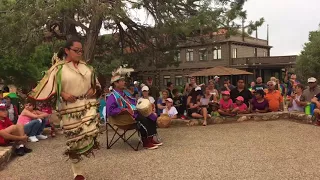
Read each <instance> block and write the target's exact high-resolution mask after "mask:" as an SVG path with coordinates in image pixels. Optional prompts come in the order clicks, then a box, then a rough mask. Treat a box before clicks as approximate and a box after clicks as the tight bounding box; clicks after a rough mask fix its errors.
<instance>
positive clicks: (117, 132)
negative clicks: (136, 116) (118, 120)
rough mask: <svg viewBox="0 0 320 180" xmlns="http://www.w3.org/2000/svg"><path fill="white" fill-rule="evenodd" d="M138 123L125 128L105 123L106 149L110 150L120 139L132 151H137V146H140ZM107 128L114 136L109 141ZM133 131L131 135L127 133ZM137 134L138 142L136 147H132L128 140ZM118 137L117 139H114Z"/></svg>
mask: <svg viewBox="0 0 320 180" xmlns="http://www.w3.org/2000/svg"><path fill="white" fill-rule="evenodd" d="M139 127H140V126H139V122H137V123H134V124H130V125H125V126H118V125H114V126H113V125H112V124H110V123H109V122H108V121H106V137H107V149H110V148H111V147H112V146H113V145H114V144H115V143H116V142H118V140H119V139H122V140H123V142H125V143H126V144H128V145H129V146H130V147H131V148H132V149H133V150H135V151H138V150H139V146H140V145H141V136H140V132H139ZM109 128H110V129H111V130H113V131H114V134H113V136H112V138H111V140H110V141H109ZM121 130H123V132H121ZM132 130H133V131H134V132H132V133H129V136H126V135H128V132H129V131H132ZM136 133H138V136H139V142H138V144H137V145H136V146H133V145H132V144H131V143H130V142H129V140H130V139H131V138H132V137H133V136H134V135H135V134H136ZM116 136H118V137H116Z"/></svg>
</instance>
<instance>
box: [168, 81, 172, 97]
mask: <svg viewBox="0 0 320 180" xmlns="http://www.w3.org/2000/svg"><path fill="white" fill-rule="evenodd" d="M172 90H173V83H172V82H168V83H167V91H168V93H169V94H168V97H169V98H171V99H172V98H173V94H172Z"/></svg>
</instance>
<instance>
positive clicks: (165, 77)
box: [163, 76, 171, 86]
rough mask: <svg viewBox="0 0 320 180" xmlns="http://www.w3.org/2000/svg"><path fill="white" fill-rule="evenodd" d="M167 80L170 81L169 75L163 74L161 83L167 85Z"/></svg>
mask: <svg viewBox="0 0 320 180" xmlns="http://www.w3.org/2000/svg"><path fill="white" fill-rule="evenodd" d="M168 82H171V80H170V76H163V84H164V85H165V86H167V83H168Z"/></svg>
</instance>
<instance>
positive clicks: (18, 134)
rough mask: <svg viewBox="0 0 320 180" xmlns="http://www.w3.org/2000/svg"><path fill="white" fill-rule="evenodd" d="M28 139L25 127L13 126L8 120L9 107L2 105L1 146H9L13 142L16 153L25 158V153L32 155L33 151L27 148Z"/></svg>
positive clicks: (0, 117)
mask: <svg viewBox="0 0 320 180" xmlns="http://www.w3.org/2000/svg"><path fill="white" fill-rule="evenodd" d="M27 140H28V137H27V136H26V135H25V133H24V129H23V125H20V124H17V125H13V124H12V122H11V120H10V119H9V118H8V112H7V107H6V105H5V104H3V103H1V104H0V146H8V145H10V143H11V142H13V143H14V146H13V147H14V148H15V153H16V154H17V155H18V156H23V155H24V154H25V153H30V152H31V151H32V150H31V149H29V148H27V147H26V146H25V144H26V142H27Z"/></svg>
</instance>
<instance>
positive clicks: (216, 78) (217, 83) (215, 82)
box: [213, 76, 221, 92]
mask: <svg viewBox="0 0 320 180" xmlns="http://www.w3.org/2000/svg"><path fill="white" fill-rule="evenodd" d="M213 79H214V82H213V83H214V87H215V88H216V90H218V92H220V91H221V87H220V84H219V80H220V77H219V76H215V77H214V78H213Z"/></svg>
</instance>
